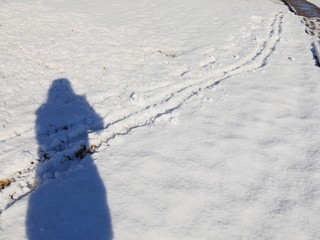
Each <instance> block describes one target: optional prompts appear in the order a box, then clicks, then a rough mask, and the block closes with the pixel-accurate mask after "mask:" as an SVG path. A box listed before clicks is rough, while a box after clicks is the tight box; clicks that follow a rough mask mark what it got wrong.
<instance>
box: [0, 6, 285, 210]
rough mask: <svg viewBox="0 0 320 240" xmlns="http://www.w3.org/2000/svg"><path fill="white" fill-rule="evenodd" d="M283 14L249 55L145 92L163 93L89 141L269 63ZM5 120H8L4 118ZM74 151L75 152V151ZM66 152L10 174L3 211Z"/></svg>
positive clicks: (103, 141) (149, 119)
mask: <svg viewBox="0 0 320 240" xmlns="http://www.w3.org/2000/svg"><path fill="white" fill-rule="evenodd" d="M283 17H284V14H283V13H282V12H279V13H277V14H276V15H275V16H274V18H273V19H272V21H271V23H270V29H269V31H268V34H267V37H266V39H265V40H264V41H262V43H261V44H260V45H259V46H258V47H257V48H256V49H255V50H254V51H252V52H251V53H249V54H247V56H243V57H241V58H240V60H239V61H238V62H236V63H234V64H231V65H228V66H226V67H224V68H222V69H214V72H213V73H212V72H210V71H209V72H208V71H207V72H205V74H206V75H205V76H204V79H205V80H201V81H199V79H193V80H190V81H182V82H179V83H175V84H172V85H169V86H163V87H160V88H159V87H158V88H154V89H152V90H151V91H149V92H148V93H146V94H150V92H152V94H154V95H156V96H160V97H159V98H158V99H157V101H156V103H154V104H152V105H148V106H145V107H143V108H142V109H141V110H138V111H134V112H132V113H129V114H127V115H126V116H124V117H122V118H120V119H117V120H115V121H113V122H111V123H109V124H108V125H107V126H105V128H104V129H102V131H101V132H100V133H89V137H90V143H91V144H95V145H97V146H99V148H100V149H103V148H106V147H107V146H108V144H109V143H110V141H111V140H113V139H114V138H116V137H117V136H123V135H127V134H128V133H130V132H131V131H132V130H134V129H137V128H141V127H145V126H148V125H150V124H153V123H154V122H155V121H156V120H157V119H158V118H160V117H162V116H164V115H167V114H171V113H172V112H173V111H175V110H177V109H179V108H180V107H181V106H182V105H183V104H184V103H186V102H187V101H188V100H189V99H190V98H192V97H193V96H195V95H197V94H199V93H200V92H201V91H203V90H206V89H210V88H213V87H215V86H217V85H218V84H220V83H221V82H223V81H225V80H226V79H228V78H231V77H233V76H236V75H239V74H246V73H250V72H252V71H255V70H257V69H260V68H262V67H264V66H266V64H267V63H268V60H269V59H270V57H271V55H272V53H273V52H274V51H275V49H276V46H277V43H278V42H279V40H280V35H281V32H282V21H283ZM159 54H163V55H165V57H168V58H172V59H173V58H175V59H176V58H179V57H180V56H181V55H180V56H179V55H178V54H175V53H173V54H174V55H173V54H170V53H166V52H159ZM213 63H214V61H209V62H208V63H205V64H203V65H201V66H200V68H202V69H203V70H205V69H206V68H207V67H208V66H209V65H211V64H213ZM192 71H193V69H192V68H188V69H187V70H184V71H182V73H181V74H180V77H183V76H185V75H188V74H189V73H192ZM202 79H203V78H202ZM197 80H198V81H197ZM164 89H165V90H164ZM131 97H132V96H131ZM103 101H104V100H103ZM103 101H102V102H103ZM95 104H97V103H95ZM3 124H5V122H4V123H3ZM32 130H33V129H28V130H26V131H25V132H23V133H16V136H14V137H11V138H8V139H2V140H1V141H0V142H9V141H11V140H13V139H16V138H17V137H20V136H22V135H23V136H26V135H28V133H31V132H32ZM67 134H70V133H67ZM80 145H81V143H77V142H75V143H73V146H75V147H79V146H80ZM13 150H14V149H7V150H6V151H7V152H8V151H13ZM30 154H31V153H30ZM71 154H74V152H72V153H71ZM66 156H70V149H66V150H64V151H60V152H55V153H54V157H53V158H52V159H50V160H48V161H46V162H42V163H41V162H39V163H37V161H36V160H35V161H34V164H32V165H30V166H29V167H27V168H26V169H23V170H21V171H18V172H17V173H16V174H15V176H10V177H8V179H11V180H12V184H11V185H10V186H9V187H7V188H6V189H4V190H2V193H1V194H8V200H7V201H6V202H4V203H1V205H0V214H1V213H2V212H3V211H4V210H6V209H8V208H9V207H10V206H12V205H13V204H14V203H15V202H16V201H19V200H20V199H22V198H23V197H25V196H27V195H28V194H29V193H31V192H32V191H33V190H34V189H36V187H37V186H39V184H42V183H43V182H44V181H45V180H46V176H47V173H48V172H50V171H51V175H52V176H51V178H54V176H55V170H54V169H53V168H52V166H53V161H56V162H57V163H58V164H61V160H62V159H63V158H65V157H66ZM62 164H63V163H62ZM46 165H47V166H46ZM39 166H40V167H41V168H42V169H45V170H42V171H43V175H42V176H43V179H42V180H41V181H40V182H38V181H37V180H36V179H35V172H36V169H37V168H38V167H39ZM64 171H65V170H64Z"/></svg>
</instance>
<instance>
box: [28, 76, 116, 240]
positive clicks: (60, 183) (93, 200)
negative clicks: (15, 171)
mask: <svg viewBox="0 0 320 240" xmlns="http://www.w3.org/2000/svg"><path fill="white" fill-rule="evenodd" d="M36 115H37V120H36V134H37V141H38V145H39V161H40V163H39V164H38V167H37V169H36V174H37V176H36V177H37V179H39V180H40V181H43V184H41V185H40V186H39V187H38V188H37V189H36V190H35V191H34V192H33V193H32V194H31V195H30V198H29V206H28V212H27V220H26V226H27V236H28V239H29V240H42V239H46V240H58V239H59V240H82V239H83V240H89V239H90V240H91V239H92V240H93V239H94V240H109V239H112V237H113V234H112V224H111V217H110V212H109V207H108V203H107V193H106V189H105V187H104V184H103V182H102V180H101V178H100V176H99V173H98V170H97V168H96V166H95V164H94V163H93V159H92V156H91V155H90V154H89V153H88V151H87V149H88V147H89V146H88V145H89V143H88V132H89V131H98V130H101V129H103V120H102V118H101V117H100V116H99V115H98V114H97V113H96V112H95V111H94V110H93V109H92V108H91V107H90V105H89V104H88V102H87V100H86V98H85V97H84V96H79V95H76V94H75V93H74V91H73V90H72V87H71V84H70V82H69V80H68V79H57V80H54V81H53V83H52V85H51V87H50V89H49V92H48V98H47V102H46V103H45V104H43V105H42V106H41V107H40V108H39V109H38V110H37V112H36Z"/></svg>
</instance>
